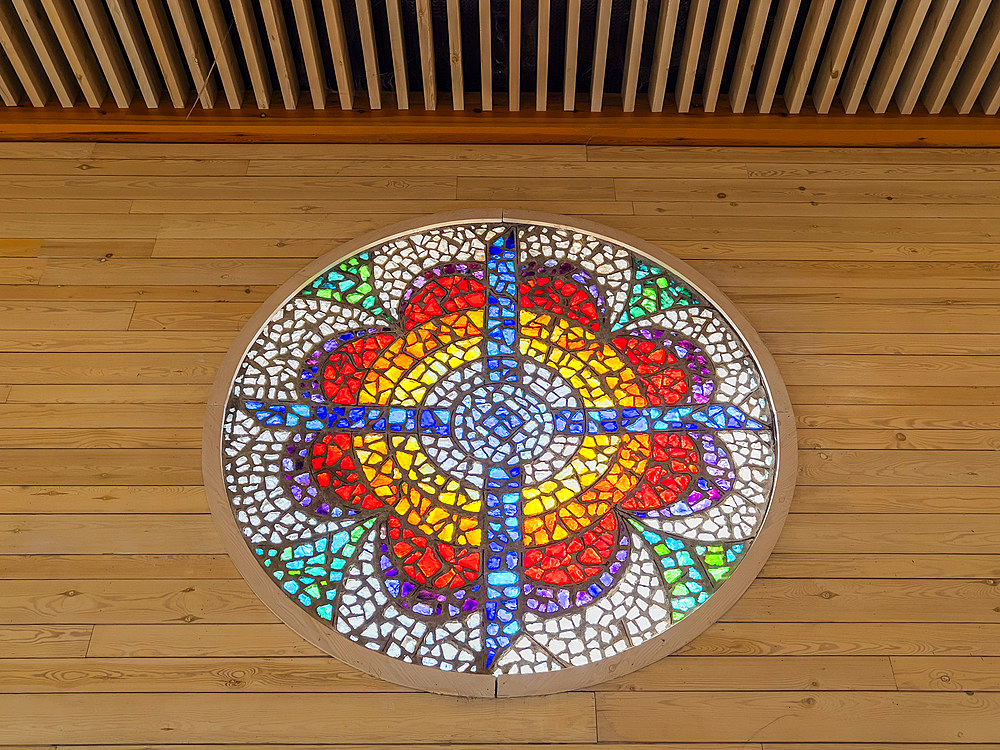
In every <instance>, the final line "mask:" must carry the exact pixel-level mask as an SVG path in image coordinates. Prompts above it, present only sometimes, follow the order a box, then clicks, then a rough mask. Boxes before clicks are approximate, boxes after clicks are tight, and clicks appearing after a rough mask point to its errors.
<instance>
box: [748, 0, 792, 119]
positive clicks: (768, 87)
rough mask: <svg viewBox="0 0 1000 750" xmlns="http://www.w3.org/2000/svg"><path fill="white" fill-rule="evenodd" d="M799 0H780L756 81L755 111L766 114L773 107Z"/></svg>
mask: <svg viewBox="0 0 1000 750" xmlns="http://www.w3.org/2000/svg"><path fill="white" fill-rule="evenodd" d="M799 2H800V0H781V2H780V3H779V4H778V11H777V14H776V16H775V18H774V21H773V23H772V26H771V36H770V39H768V42H767V51H766V52H765V53H764V64H763V66H762V67H761V71H760V78H759V79H758V80H757V111H758V112H760V113H761V114H767V113H768V112H770V111H771V107H772V106H773V105H774V96H775V93H776V92H777V90H778V79H779V78H780V76H781V70H782V67H783V65H784V63H785V55H787V54H788V44H789V42H790V41H791V38H792V30H793V29H794V28H795V19H796V17H797V16H798V13H799Z"/></svg>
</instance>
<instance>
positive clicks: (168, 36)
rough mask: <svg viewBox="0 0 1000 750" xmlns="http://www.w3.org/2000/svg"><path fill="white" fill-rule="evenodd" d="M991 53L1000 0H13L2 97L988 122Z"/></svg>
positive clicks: (997, 77)
mask: <svg viewBox="0 0 1000 750" xmlns="http://www.w3.org/2000/svg"><path fill="white" fill-rule="evenodd" d="M998 57H1000V0H689V1H688V0H683V1H682V0H526V1H525V2H522V0H503V1H501V0H492V2H491V0H0V100H2V102H3V105H5V106H6V107H15V106H23V107H46V106H61V107H65V108H69V107H80V106H86V107H90V108H94V109H103V110H108V109H114V108H119V109H125V108H130V111H131V112H133V113H135V112H137V111H138V112H141V111H144V109H148V110H157V111H160V112H162V111H163V110H165V109H171V108H172V109H176V110H193V109H195V108H203V109H206V110H208V109H213V108H214V109H230V110H238V111H240V112H243V113H249V112H257V111H260V110H269V109H277V108H282V109H285V110H296V109H299V110H301V109H315V110H322V109H335V108H340V109H345V110H350V109H372V110H379V109H381V110H384V111H385V110H392V109H399V110H402V109H410V108H412V109H417V108H423V109H427V110H434V109H442V110H452V109H454V110H466V111H477V110H494V109H495V110H509V111H516V110H536V111H542V110H548V111H552V110H565V111H575V112H604V113H608V112H615V113H618V114H620V113H622V112H632V111H642V110H645V111H647V112H649V111H652V112H661V111H663V112H668V113H670V112H673V113H686V112H723V113H730V114H739V113H748V114H751V113H753V114H760V113H774V114H796V113H813V114H825V113H829V112H835V113H840V114H843V113H846V114H853V113H857V112H865V113H897V114H899V113H901V114H904V115H905V114H910V113H918V114H919V113H923V114H928V113H929V114H937V113H941V112H947V113H950V114H956V113H957V114H969V113H977V114H980V115H982V114H986V115H995V114H996V113H997V111H998V109H1000V61H998ZM512 92H513V93H512Z"/></svg>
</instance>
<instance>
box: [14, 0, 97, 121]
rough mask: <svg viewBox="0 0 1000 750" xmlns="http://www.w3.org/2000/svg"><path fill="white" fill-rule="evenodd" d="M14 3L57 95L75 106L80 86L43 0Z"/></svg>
mask: <svg viewBox="0 0 1000 750" xmlns="http://www.w3.org/2000/svg"><path fill="white" fill-rule="evenodd" d="M13 3H14V8H15V10H16V11H17V15H18V16H19V17H20V19H21V24H22V26H23V28H24V31H25V32H26V33H27V35H28V39H29V40H30V41H31V46H32V47H34V48H35V54H36V55H37V56H38V60H39V61H40V62H41V64H42V69H43V70H44V71H45V74H46V75H47V76H48V79H49V84H50V85H51V86H52V90H53V91H55V94H56V99H58V100H59V103H60V104H61V105H62V106H64V107H72V106H73V104H74V103H75V101H76V92H77V91H78V90H79V87H78V86H77V85H76V83H75V81H74V80H73V73H72V72H71V71H70V70H69V65H68V64H67V61H66V58H65V56H64V55H63V53H62V51H61V50H60V48H59V42H58V41H56V38H55V36H54V34H53V31H52V28H51V26H49V24H48V22H47V21H46V20H45V18H43V17H42V14H41V12H40V11H41V5H40V3H39V2H38V0H13ZM88 103H89V102H88ZM91 106H94V105H91Z"/></svg>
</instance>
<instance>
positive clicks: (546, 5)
mask: <svg viewBox="0 0 1000 750" xmlns="http://www.w3.org/2000/svg"><path fill="white" fill-rule="evenodd" d="M551 20H552V8H551V5H550V0H538V47H537V50H536V52H535V110H536V111H538V112H544V111H545V110H546V109H548V107H549V30H550V23H551Z"/></svg>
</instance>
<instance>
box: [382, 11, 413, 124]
mask: <svg viewBox="0 0 1000 750" xmlns="http://www.w3.org/2000/svg"><path fill="white" fill-rule="evenodd" d="M399 2H400V0H386V4H385V10H386V13H387V15H388V21H389V48H390V50H391V51H392V75H393V79H394V84H395V87H396V107H397V108H398V109H409V108H410V82H409V81H408V80H407V78H406V76H407V69H406V47H405V46H404V42H403V14H402V11H401V10H400V8H399Z"/></svg>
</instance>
